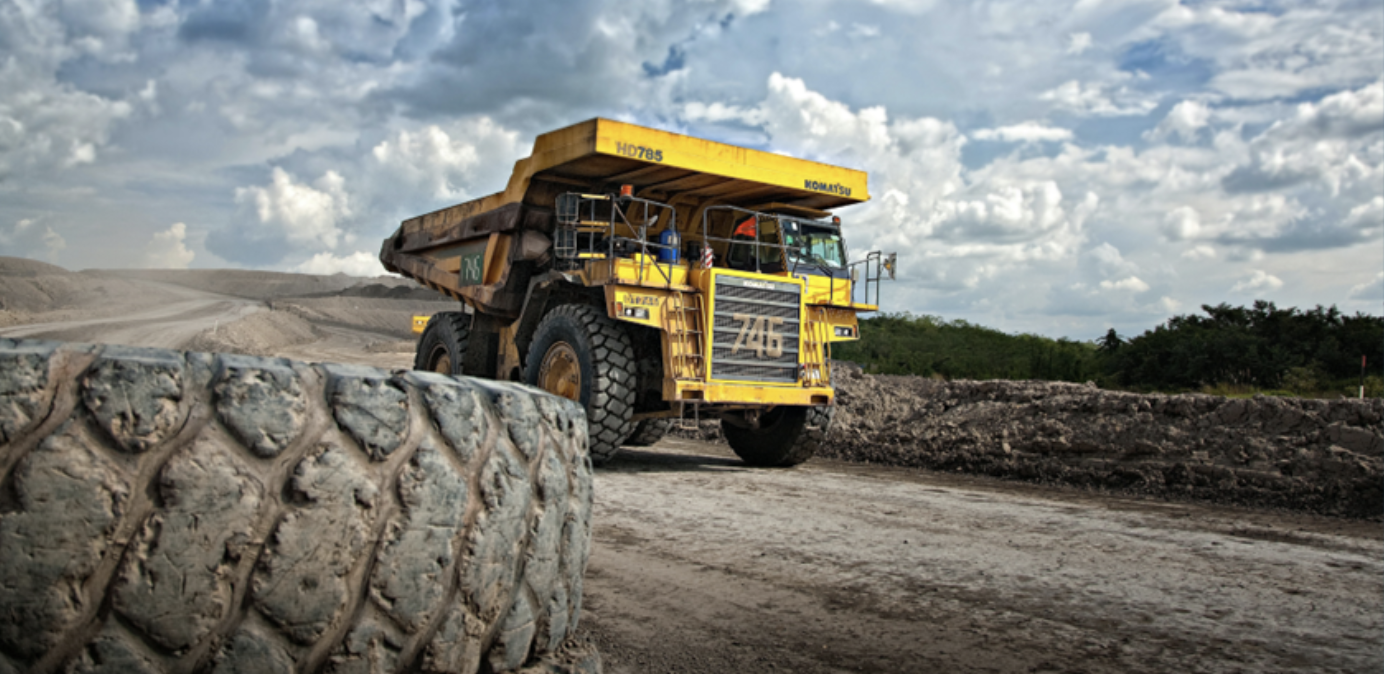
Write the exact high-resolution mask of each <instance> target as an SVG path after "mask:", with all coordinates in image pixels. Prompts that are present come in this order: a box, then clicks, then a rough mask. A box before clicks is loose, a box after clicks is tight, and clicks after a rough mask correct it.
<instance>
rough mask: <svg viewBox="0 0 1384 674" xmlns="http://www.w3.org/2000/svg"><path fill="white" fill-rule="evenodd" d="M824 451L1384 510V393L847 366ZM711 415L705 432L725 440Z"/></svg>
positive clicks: (1197, 494) (1011, 474)
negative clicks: (1145, 384) (1168, 386)
mask: <svg viewBox="0 0 1384 674" xmlns="http://www.w3.org/2000/svg"><path fill="white" fill-rule="evenodd" d="M834 374H835V375H836V377H835V384H836V389H837V398H836V400H837V410H836V418H835V421H834V423H833V424H832V427H831V431H830V432H829V433H828V436H827V442H826V443H825V444H824V445H823V447H822V449H821V450H820V451H819V452H818V455H819V456H825V457H830V458H838V459H844V460H847V461H856V462H864V463H878V464H885V465H894V466H911V467H918V468H926V469H930V470H939V471H949V472H957V473H970V474H981V475H990V476H995V477H1002V478H1011V479H1019V480H1026V481H1031V482H1037V483H1043V484H1061V485H1072V486H1079V487H1087V488H1093V489H1101V490H1111V491H1119V492H1124V493H1136V494H1146V495H1151V496H1157V497H1163V498H1185V499H1194V500H1202V501H1211V502H1217V503H1229V504H1238V505H1247V506H1255V507H1271V508H1285V509H1290V510H1300V511H1307V512H1313V513H1318V514H1324V515H1337V516H1347V517H1356V518H1367V519H1381V516H1384V430H1381V421H1384V401H1382V400H1379V399H1371V400H1364V401H1358V400H1310V399H1300V398H1272V397H1264V396H1258V397H1255V398H1253V399H1234V398H1223V397H1219V396H1209V395H1200V394H1188V395H1160V394H1152V395H1142V394H1137V393H1124V392H1117V391H1104V390H1101V389H1099V388H1096V387H1095V386H1094V385H1080V384H1069V383H1062V382H1037V381H951V382H948V381H940V380H934V379H926V378H923V377H897V376H882V375H881V376H876V375H864V374H861V373H860V371H859V369H857V368H852V367H849V366H845V367H843V366H839V365H838V366H837V367H836V368H835V370H834ZM719 431H720V429H719V428H716V427H715V426H714V425H711V424H707V425H704V426H703V428H702V432H701V433H700V435H699V437H701V438H703V439H707V440H713V441H716V440H720V432H719Z"/></svg>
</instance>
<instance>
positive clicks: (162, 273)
mask: <svg viewBox="0 0 1384 674" xmlns="http://www.w3.org/2000/svg"><path fill="white" fill-rule="evenodd" d="M88 273H91V274H98V275H101V276H105V277H114V278H129V279H140V280H144V281H156V282H159V283H170V284H173V285H179V286H183V287H185V288H193V289H195V290H202V291H206V292H212V293H219V294H222V295H231V296H234V297H245V298H248V299H255V300H271V299H278V298H282V297H303V296H311V295H329V294H335V293H339V292H341V291H343V290H346V289H348V288H351V287H354V286H358V285H360V284H361V283H362V279H360V278H359V277H355V276H347V275H345V274H335V275H332V276H313V275H309V274H292V273H287V272H276V271H249V270H244V269H113V270H100V271H92V272H88ZM386 282H387V283H395V282H398V283H404V282H405V281H404V280H403V279H391V278H377V279H370V283H377V284H378V283H386ZM407 283H409V284H410V285H412V282H411V281H408V282H407Z"/></svg>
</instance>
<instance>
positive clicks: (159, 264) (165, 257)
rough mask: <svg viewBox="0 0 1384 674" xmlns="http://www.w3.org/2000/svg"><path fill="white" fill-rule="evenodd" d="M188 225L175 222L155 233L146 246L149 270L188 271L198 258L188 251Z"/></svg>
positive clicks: (146, 266) (145, 259)
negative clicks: (194, 259)
mask: <svg viewBox="0 0 1384 674" xmlns="http://www.w3.org/2000/svg"><path fill="white" fill-rule="evenodd" d="M186 239H187V225H185V224H183V223H181V222H175V223H173V225H172V226H170V227H169V228H168V229H166V230H164V231H162V232H155V233H154V236H153V238H151V239H150V240H149V243H148V244H146V245H145V246H144V267H145V268H147V269H187V268H188V266H189V265H191V264H192V259H193V258H194V257H196V254H194V253H193V252H192V251H190V250H188V249H187V246H186V244H185V240H186Z"/></svg>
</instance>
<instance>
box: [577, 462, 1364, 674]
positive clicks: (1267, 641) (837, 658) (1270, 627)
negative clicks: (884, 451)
mask: <svg viewBox="0 0 1384 674" xmlns="http://www.w3.org/2000/svg"><path fill="white" fill-rule="evenodd" d="M595 521H596V529H595V539H596V540H595V543H594V546H593V551H592V559H591V566H590V569H589V571H588V576H587V583H586V613H585V615H584V618H583V619H584V620H585V621H586V622H585V623H584V624H585V625H586V626H587V628H588V629H590V630H591V632H592V633H593V634H594V635H595V637H596V640H597V642H598V644H599V645H600V647H601V651H602V654H603V656H604V658H605V661H606V665H607V671H608V672H611V673H612V674H626V673H631V674H632V673H634V672H731V671H743V672H751V671H769V670H777V671H790V672H1049V671H1050V672H1173V671H1177V672H1237V671H1246V672H1265V671H1312V672H1366V671H1380V670H1381V668H1384V649H1381V644H1382V643H1384V642H1381V635H1384V543H1381V536H1380V533H1381V532H1380V530H1379V526H1378V525H1377V524H1371V523H1355V522H1349V521H1343V520H1329V519H1319V518H1311V517H1304V516H1285V515H1278V514H1274V513H1266V512H1256V511H1250V510H1236V509H1228V508H1217V507H1208V506H1197V505H1184V504H1178V505H1170V504H1166V503H1161V502H1146V501H1138V500H1132V499H1122V498H1111V497H1105V496H1100V495H1093V494H1090V493H1082V492H1075V491H1054V490H1046V489H1041V488H1031V487H1023V486H1016V485H1014V484H1012V483H1006V482H1000V481H994V480H988V479H964V478H957V477H952V476H945V475H938V474H933V473H926V472H920V471H911V470H900V469H891V468H881V467H872V466H862V465H856V464H846V463H839V462H831V461H813V462H810V463H808V464H806V465H804V466H801V467H799V468H797V469H794V470H785V471H765V470H747V469H744V468H743V467H742V466H741V465H740V464H739V462H738V461H737V460H735V459H734V457H733V456H732V455H730V454H729V453H728V452H727V451H726V450H724V449H723V448H721V447H718V446H713V445H706V444H702V443H694V442H691V441H685V440H665V441H664V442H663V443H660V445H658V446H657V447H656V450H655V451H652V452H649V451H643V452H638V451H629V450H626V452H625V453H624V454H622V455H621V457H620V458H618V459H617V460H616V462H615V463H614V464H613V465H611V466H609V467H608V468H607V469H605V470H602V471H598V473H597V483H596V512H595Z"/></svg>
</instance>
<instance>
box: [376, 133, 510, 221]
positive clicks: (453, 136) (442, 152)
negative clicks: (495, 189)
mask: <svg viewBox="0 0 1384 674" xmlns="http://www.w3.org/2000/svg"><path fill="white" fill-rule="evenodd" d="M519 147H520V143H519V134H518V133H516V132H514V131H512V130H509V129H505V128H503V127H501V126H499V125H498V124H496V123H495V122H493V121H492V120H491V119H490V118H489V117H485V116H481V117H477V118H471V119H465V120H461V121H459V122H455V123H453V125H452V126H451V128H450V131H449V130H448V129H444V128H442V127H441V126H439V125H436V124H429V125H427V126H424V127H422V128H420V129H416V130H408V129H400V130H398V131H396V132H395V133H393V134H392V135H391V136H390V137H389V138H387V139H385V140H383V141H380V143H379V144H378V145H376V146H375V147H374V148H373V149H372V150H371V152H370V154H371V157H373V158H374V160H375V162H376V163H377V164H378V172H377V173H376V180H375V181H372V183H374V184H378V182H377V181H378V180H387V181H390V182H391V183H399V184H400V185H401V186H403V187H406V188H412V189H411V190H410V191H413V190H418V189H419V188H421V189H422V190H424V191H425V192H426V194H427V196H429V197H430V198H433V199H442V200H452V201H460V200H463V199H465V198H467V197H469V196H474V195H473V194H472V192H471V187H472V185H473V183H474V181H475V179H476V177H477V173H478V172H488V173H494V172H496V171H497V168H498V167H500V166H506V165H507V164H508V163H509V162H510V161H512V160H513V159H512V158H513V157H515V156H517V155H519V154H520V150H519ZM506 160H508V161H506ZM391 194H392V196H395V197H398V196H402V195H400V194H399V193H398V192H397V191H393V190H391ZM405 194H407V192H405Z"/></svg>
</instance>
